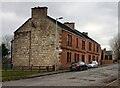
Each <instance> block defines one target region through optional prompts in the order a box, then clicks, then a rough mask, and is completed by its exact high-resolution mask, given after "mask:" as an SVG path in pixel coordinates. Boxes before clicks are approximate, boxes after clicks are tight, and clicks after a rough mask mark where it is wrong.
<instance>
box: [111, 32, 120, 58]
mask: <svg viewBox="0 0 120 88" xmlns="http://www.w3.org/2000/svg"><path fill="white" fill-rule="evenodd" d="M119 34H120V33H118V35H117V36H115V37H114V38H113V39H111V40H110V46H111V48H112V51H113V59H114V60H118V59H120V36H119Z"/></svg>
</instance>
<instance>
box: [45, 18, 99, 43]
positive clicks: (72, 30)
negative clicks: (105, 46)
mask: <svg viewBox="0 0 120 88" xmlns="http://www.w3.org/2000/svg"><path fill="white" fill-rule="evenodd" d="M47 17H48V18H49V19H50V20H51V21H53V22H54V23H56V20H55V19H53V18H51V17H50V16H47ZM57 25H59V26H60V27H62V28H64V29H65V30H67V31H70V32H72V33H75V34H76V35H78V36H81V37H83V38H86V39H89V40H91V41H93V42H95V43H97V42H96V41H95V40H93V39H92V38H90V37H89V36H87V35H85V34H83V33H81V32H80V31H78V30H76V29H71V28H70V27H68V26H66V25H64V24H62V23H60V22H59V21H57ZM97 44H99V43H97ZM99 45H100V44H99Z"/></svg>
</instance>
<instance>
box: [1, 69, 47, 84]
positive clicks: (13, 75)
mask: <svg viewBox="0 0 120 88" xmlns="http://www.w3.org/2000/svg"><path fill="white" fill-rule="evenodd" d="M1 72H2V81H3V82H4V81H10V80H18V79H25V78H28V77H29V76H30V75H33V74H37V73H43V72H48V71H47V70H40V71H39V70H32V71H31V70H23V71H21V70H7V71H6V70H2V71H1Z"/></svg>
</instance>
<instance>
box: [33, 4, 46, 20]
mask: <svg viewBox="0 0 120 88" xmlns="http://www.w3.org/2000/svg"><path fill="white" fill-rule="evenodd" d="M47 9H48V8H47V7H39V6H38V7H34V8H32V18H37V19H39V18H43V17H47Z"/></svg>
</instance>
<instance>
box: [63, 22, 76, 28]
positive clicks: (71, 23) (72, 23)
mask: <svg viewBox="0 0 120 88" xmlns="http://www.w3.org/2000/svg"><path fill="white" fill-rule="evenodd" d="M64 25H66V26H68V27H69V28H71V29H75V23H74V22H65V23H64Z"/></svg>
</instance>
